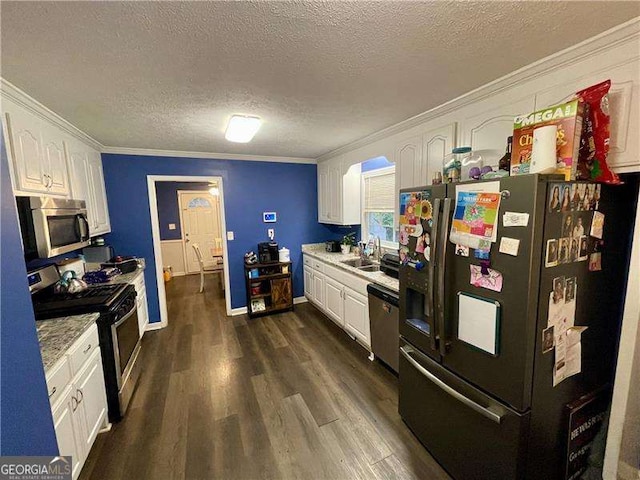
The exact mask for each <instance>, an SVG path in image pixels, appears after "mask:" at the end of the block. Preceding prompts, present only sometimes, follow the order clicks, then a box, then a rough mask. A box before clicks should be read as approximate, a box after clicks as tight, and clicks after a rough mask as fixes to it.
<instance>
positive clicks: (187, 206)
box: [147, 175, 231, 328]
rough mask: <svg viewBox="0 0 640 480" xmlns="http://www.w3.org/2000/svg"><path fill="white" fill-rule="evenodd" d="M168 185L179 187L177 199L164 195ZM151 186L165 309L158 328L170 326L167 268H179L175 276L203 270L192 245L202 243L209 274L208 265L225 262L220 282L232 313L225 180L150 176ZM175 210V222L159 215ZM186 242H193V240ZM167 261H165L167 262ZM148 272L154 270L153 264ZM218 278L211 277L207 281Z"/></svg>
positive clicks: (157, 265) (158, 279)
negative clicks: (166, 279)
mask: <svg viewBox="0 0 640 480" xmlns="http://www.w3.org/2000/svg"><path fill="white" fill-rule="evenodd" d="M169 183H175V184H176V185H177V184H179V188H178V187H176V188H174V190H173V196H171V195H166V194H165V193H163V190H166V188H165V187H167V185H168V184H169ZM147 187H148V191H149V211H150V216H151V233H152V238H153V247H154V248H153V250H154V264H155V272H156V282H157V287H158V302H159V306H160V322H158V323H157V327H156V328H164V327H166V326H167V324H168V320H169V319H168V309H167V298H166V290H165V282H164V271H163V270H164V267H165V266H166V265H165V264H168V265H171V266H172V267H174V266H175V267H176V270H174V274H176V275H178V276H180V275H188V274H190V273H199V272H200V266H199V263H198V262H197V259H196V257H195V250H194V249H193V247H192V244H193V243H199V244H200V250H201V251H202V253H203V261H204V265H205V269H207V270H208V268H207V267H211V266H214V265H215V264H216V263H218V262H219V261H220V260H222V270H223V273H222V278H221V280H222V281H223V291H224V298H225V307H226V314H227V315H231V293H230V288H229V285H230V282H229V265H228V261H227V258H228V254H227V252H228V246H227V233H226V220H225V210H224V185H223V180H222V178H221V177H199V176H178V175H176V176H173V175H171V176H168V175H167V176H165V175H149V176H147ZM167 199H169V200H167ZM183 207H184V209H183ZM171 209H174V212H173V215H174V216H173V217H172V218H168V217H166V215H161V214H160V211H163V212H164V213H166V211H167V210H171ZM187 239H189V241H188V242H187V241H186V240H187ZM163 257H165V258H164V259H163ZM196 265H197V267H196ZM148 268H151V265H149V266H148ZM214 275H216V276H217V275H220V274H219V273H216V274H214ZM214 275H206V277H213V276H214ZM216 281H217V279H216ZM207 293H208V292H207V289H206V288H205V291H204V292H203V295H207Z"/></svg>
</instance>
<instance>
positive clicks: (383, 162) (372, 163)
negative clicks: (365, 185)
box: [362, 157, 395, 173]
mask: <svg viewBox="0 0 640 480" xmlns="http://www.w3.org/2000/svg"><path fill="white" fill-rule="evenodd" d="M394 165H395V163H393V162H390V161H389V160H387V158H386V157H375V158H372V159H370V160H367V161H366V162H362V173H364V172H370V171H371V170H378V169H380V168H386V167H392V166H394Z"/></svg>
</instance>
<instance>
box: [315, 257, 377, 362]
mask: <svg viewBox="0 0 640 480" xmlns="http://www.w3.org/2000/svg"><path fill="white" fill-rule="evenodd" d="M303 262H304V295H305V297H307V299H308V300H309V301H310V302H312V303H313V304H315V305H316V306H317V307H318V308H319V309H320V310H322V312H323V313H324V314H325V315H327V317H329V318H330V319H331V320H332V321H334V322H335V323H336V324H338V325H340V327H341V328H343V329H344V330H345V331H346V332H347V333H349V335H351V336H352V337H355V338H356V339H357V340H358V341H359V342H360V343H361V344H363V345H364V346H365V347H366V348H368V349H370V348H371V333H370V330H369V299H368V297H367V284H368V283H369V282H368V281H367V280H364V279H363V278H361V277H359V276H357V275H353V274H351V273H348V272H347V271H344V270H341V269H337V268H335V267H333V266H331V265H330V264H328V263H323V262H321V261H319V260H316V259H315V258H313V259H311V258H310V257H309V256H308V255H304V258H303ZM319 270H322V271H319Z"/></svg>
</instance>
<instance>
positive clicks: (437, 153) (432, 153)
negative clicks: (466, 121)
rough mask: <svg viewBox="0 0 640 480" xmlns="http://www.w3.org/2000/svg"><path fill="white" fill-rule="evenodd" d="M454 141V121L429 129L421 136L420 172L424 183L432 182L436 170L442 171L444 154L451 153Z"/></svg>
mask: <svg viewBox="0 0 640 480" xmlns="http://www.w3.org/2000/svg"><path fill="white" fill-rule="evenodd" d="M455 142H456V124H455V122H452V123H449V124H448V125H444V126H443V127H440V128H434V129H432V130H429V131H428V132H427V133H425V134H424V135H423V136H422V158H423V160H422V173H421V175H422V176H423V177H424V178H426V184H427V185H431V184H432V183H433V177H434V176H435V174H436V172H440V173H442V164H443V160H444V157H445V155H448V154H450V153H451V150H452V149H453V146H454V144H455Z"/></svg>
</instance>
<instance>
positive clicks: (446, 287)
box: [399, 175, 638, 480]
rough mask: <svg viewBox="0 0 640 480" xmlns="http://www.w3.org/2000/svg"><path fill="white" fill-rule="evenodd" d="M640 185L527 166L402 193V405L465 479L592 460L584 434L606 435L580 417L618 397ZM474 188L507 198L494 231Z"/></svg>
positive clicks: (525, 474)
mask: <svg viewBox="0 0 640 480" xmlns="http://www.w3.org/2000/svg"><path fill="white" fill-rule="evenodd" d="M637 185H638V184H637V179H636V178H630V179H628V181H627V182H626V183H625V184H624V185H621V186H607V185H596V184H593V183H587V182H565V181H564V179H563V177H561V176H557V175H523V176H514V177H504V178H501V179H499V180H488V181H480V182H467V183H458V184H448V185H433V186H424V187H415V188H410V189H403V190H401V191H400V225H399V229H400V231H399V240H400V252H399V253H400V258H401V267H400V275H399V279H400V335H401V342H400V368H399V412H400V415H401V416H402V418H403V420H404V421H405V422H406V423H407V425H408V426H409V427H410V428H411V430H412V431H413V432H414V434H415V435H416V436H417V437H418V438H419V439H420V441H421V442H422V443H423V444H424V445H425V447H426V448H427V449H428V450H429V452H430V453H431V454H432V455H433V456H434V457H435V458H436V460H437V461H438V462H439V463H440V464H441V465H442V466H443V467H444V468H445V469H446V470H447V471H448V472H449V473H450V474H451V475H452V476H453V477H454V478H456V479H459V480H463V479H464V480H466V479H500V480H506V479H523V478H527V479H555V478H578V476H579V474H580V472H581V471H582V470H583V469H584V465H585V463H586V461H587V457H588V454H589V452H588V449H587V448H581V445H577V446H576V445H572V444H571V442H572V441H573V442H574V443H576V442H578V443H579V442H580V441H582V442H583V445H582V447H585V445H587V443H588V442H587V440H590V438H592V437H593V435H591V437H589V438H586V437H584V436H583V435H585V433H583V429H584V428H586V427H584V426H582V427H579V428H577V429H576V430H575V432H574V433H573V434H572V433H570V430H571V428H572V427H571V426H570V425H571V424H570V423H569V422H570V421H574V420H575V418H573V417H572V415H573V413H572V408H575V407H576V405H578V406H580V405H581V402H582V401H583V400H585V399H587V400H585V401H584V404H589V401H588V399H590V398H597V399H599V400H598V401H599V404H600V405H602V404H603V402H602V401H601V399H602V398H604V404H605V406H604V407H602V406H601V407H600V408H601V409H604V410H606V403H607V402H608V401H609V397H608V392H610V387H611V385H612V383H613V378H614V370H615V362H616V356H617V345H618V339H619V333H620V322H621V316H622V308H623V301H624V294H625V289H626V281H627V272H628V266H629V265H628V264H629V252H630V244H631V238H632V231H633V219H634V212H635V208H636V200H637V191H638V190H637V188H638V186H637ZM466 191H472V192H473V191H477V192H476V193H477V194H476V195H475V196H474V201H476V202H478V201H481V199H485V198H489V199H494V200H495V199H497V198H498V197H499V206H498V207H497V214H496V211H495V209H494V212H493V214H494V216H495V219H496V221H495V226H494V228H493V229H491V227H487V225H489V224H490V221H491V213H490V212H489V213H488V210H483V209H482V208H480V209H473V208H471V209H469V205H473V203H472V202H471V203H468V204H465V199H464V198H463V195H464V193H465V192H466ZM487 192H489V194H488V195H485V193H487ZM461 193H462V195H461ZM496 195H497V196H496ZM465 205H466V206H465ZM477 205H478V204H476V206H477ZM494 206H495V205H494ZM494 206H488V207H489V209H491V208H493V207H494ZM465 209H466V210H465ZM478 218H483V219H484V220H483V221H484V222H485V223H484V224H481V226H480V227H479V228H480V230H478V229H477V228H476V227H477V226H478V224H477V219H478ZM474 222H476V223H474ZM482 225H484V230H482V228H483V226H482ZM452 226H455V227H456V228H455V229H454V231H453V233H454V234H455V235H454V240H455V241H460V242H462V243H458V244H455V243H453V241H452V238H451V235H452ZM467 227H468V228H469V231H466V230H464V228H467ZM478 231H482V233H481V235H479V236H480V237H482V236H483V235H484V236H485V239H484V241H482V240H480V241H479V243H477V244H476V243H474V242H477V241H478V238H477V237H478V236H475V237H474V236H473V235H471V236H469V235H466V234H465V233H469V232H472V233H474V232H475V233H477V232H478ZM488 237H492V238H491V239H490V240H487V238H488ZM503 237H504V239H503ZM491 240H493V241H491ZM469 244H472V245H475V246H476V247H477V248H474V247H473V246H472V247H471V248H469ZM558 312H561V313H562V314H561V315H560V314H559V313H558ZM567 312H569V313H567ZM569 317H571V318H569ZM550 326H553V327H554V328H553V329H550V328H549V327H550ZM584 327H587V328H586V329H584ZM576 340H577V344H578V346H577V347H576ZM576 355H577V357H576ZM576 369H577V370H578V371H576ZM574 417H575V415H574ZM603 418H604V415H602V414H599V415H596V414H594V415H593V416H592V420H590V422H591V423H589V425H588V426H589V427H593V428H592V430H594V429H595V428H596V427H598V426H599V425H601V424H602V421H603ZM593 419H595V420H597V421H595V420H593ZM587 421H589V420H587ZM587 421H585V422H587ZM576 432H577V433H576ZM574 437H575V438H574ZM574 450H575V451H574ZM570 457H571V458H570Z"/></svg>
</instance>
